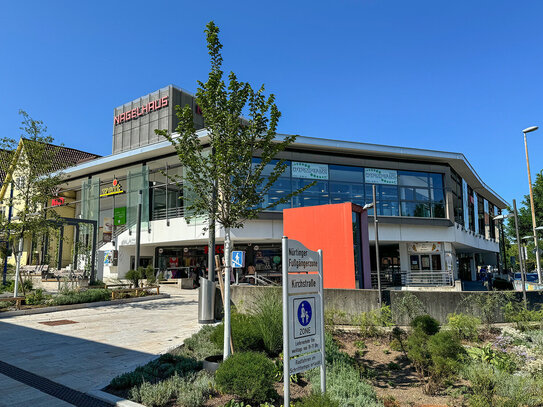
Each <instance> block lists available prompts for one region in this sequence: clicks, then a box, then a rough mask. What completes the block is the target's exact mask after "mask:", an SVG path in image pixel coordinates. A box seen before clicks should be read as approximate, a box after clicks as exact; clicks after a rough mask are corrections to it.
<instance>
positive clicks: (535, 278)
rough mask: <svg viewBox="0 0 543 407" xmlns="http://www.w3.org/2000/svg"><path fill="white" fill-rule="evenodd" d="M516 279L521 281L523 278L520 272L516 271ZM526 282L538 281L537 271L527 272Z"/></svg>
mask: <svg viewBox="0 0 543 407" xmlns="http://www.w3.org/2000/svg"><path fill="white" fill-rule="evenodd" d="M513 279H514V280H517V281H521V280H522V278H521V276H520V273H515V276H514V277H513ZM526 282H527V283H537V282H539V278H538V276H537V273H526Z"/></svg>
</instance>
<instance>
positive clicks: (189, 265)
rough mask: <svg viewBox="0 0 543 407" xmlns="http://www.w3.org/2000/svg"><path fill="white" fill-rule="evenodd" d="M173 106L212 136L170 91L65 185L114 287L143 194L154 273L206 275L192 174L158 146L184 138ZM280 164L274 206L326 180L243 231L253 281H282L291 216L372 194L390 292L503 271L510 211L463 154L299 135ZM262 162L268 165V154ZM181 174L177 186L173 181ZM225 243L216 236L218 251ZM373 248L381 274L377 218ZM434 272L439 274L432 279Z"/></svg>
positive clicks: (143, 104) (135, 109)
mask: <svg viewBox="0 0 543 407" xmlns="http://www.w3.org/2000/svg"><path fill="white" fill-rule="evenodd" d="M174 104H188V105H190V106H191V107H192V108H193V109H194V113H195V125H196V127H197V128H199V127H203V119H202V117H201V115H199V109H198V106H197V105H196V104H195V103H194V100H193V98H192V97H191V96H190V94H188V93H187V92H184V91H181V90H180V89H178V88H175V87H173V86H168V87H167V88H164V89H161V90H160V91H157V92H155V93H152V94H150V95H147V96H144V97H142V98H140V99H138V100H137V101H134V102H131V103H129V104H126V105H124V106H122V107H119V108H117V109H115V112H114V118H113V128H114V131H113V154H112V155H110V156H106V157H101V158H97V159H95V160H92V161H89V162H85V163H82V164H78V165H76V166H74V167H71V168H69V169H67V170H65V171H64V173H65V178H66V183H65V184H64V185H62V188H63V189H64V190H65V191H67V193H72V194H73V193H75V196H76V198H75V205H76V206H75V208H76V209H75V215H76V216H79V215H80V216H81V217H82V218H84V219H92V220H96V221H98V223H99V225H101V227H100V233H99V235H100V237H99V240H100V243H99V247H100V250H101V251H102V252H103V253H104V254H105V260H104V261H102V262H101V264H104V266H103V270H102V273H103V277H104V278H108V277H119V278H122V277H123V276H124V274H125V273H126V272H127V271H128V270H129V269H131V268H133V267H134V266H135V264H134V258H135V241H136V234H135V230H136V228H135V225H136V216H137V206H138V202H139V194H140V191H141V194H142V208H143V211H142V223H141V231H142V232H141V258H140V265H142V266H147V265H149V264H152V265H153V266H154V267H155V268H156V269H157V270H162V271H164V272H165V274H166V275H167V276H172V277H183V276H186V275H190V274H191V273H198V272H199V271H201V269H202V268H205V267H206V263H207V232H206V231H205V229H206V224H205V223H204V220H203V219H190V220H189V219H187V218H185V205H184V200H183V196H184V193H183V190H184V188H186V186H184V185H183V169H182V167H181V166H180V164H179V161H178V159H177V156H176V154H175V150H174V148H173V147H172V146H171V144H170V143H169V142H168V141H166V140H159V139H157V138H156V136H154V131H153V130H154V129H155V128H167V129H168V130H170V131H171V132H173V131H174V129H175V126H176V122H175V119H174V117H175V116H173V113H172V112H173V105H174ZM199 134H200V137H201V140H202V143H203V144H204V145H205V144H206V138H207V135H206V134H207V133H206V130H205V129H201V130H199ZM281 137H282V136H281V135H279V136H278V138H279V139H280V138H281ZM277 158H283V159H285V160H286V162H287V170H286V171H285V172H284V173H283V175H282V176H281V177H280V178H279V179H278V181H277V182H276V184H275V185H274V187H273V188H272V189H271V190H270V191H269V193H268V194H266V196H264V197H263V198H264V206H267V205H268V204H269V203H272V202H274V201H277V200H278V199H279V198H281V197H283V196H285V195H287V194H289V193H290V192H291V191H295V190H297V189H299V188H300V187H303V186H305V185H307V184H308V183H311V182H313V181H316V183H315V185H314V186H312V187H310V188H309V189H307V190H306V191H304V192H303V193H302V194H300V195H297V196H295V197H293V198H292V199H291V200H290V202H288V203H286V204H282V205H278V206H276V207H275V208H274V209H273V210H269V211H264V212H262V213H261V215H260V217H259V219H256V220H250V221H247V222H246V223H245V227H244V228H241V229H236V230H233V232H232V238H233V243H234V245H235V248H236V250H245V251H246V257H247V260H246V267H245V269H244V270H243V272H250V273H252V272H257V273H263V275H266V274H270V275H273V274H276V273H279V272H280V267H281V247H280V240H281V237H282V235H283V214H282V210H283V209H285V208H296V207H304V206H314V205H326V204H333V203H342V202H352V203H354V204H358V205H360V206H363V205H364V204H366V203H369V202H371V201H372V186H373V185H375V186H376V190H377V214H378V217H379V225H380V226H379V242H380V254H381V255H380V259H379V262H380V266H381V270H382V271H383V275H384V277H383V278H384V282H385V283H387V282H388V283H389V284H393V285H405V284H410V283H414V282H416V279H415V280H413V279H414V278H415V277H413V276H418V277H417V278H422V279H423V280H424V281H435V282H437V283H438V284H439V283H442V282H443V283H449V282H450V281H451V280H455V279H463V280H474V279H475V278H476V270H477V266H479V265H494V266H498V254H499V251H500V250H499V236H500V233H499V230H498V225H497V222H494V221H493V216H495V215H497V214H499V213H500V211H501V209H504V208H505V207H506V202H505V201H504V200H503V199H502V198H501V197H500V196H499V195H498V194H496V193H495V192H494V191H493V190H492V189H491V188H490V187H489V186H487V185H486V184H485V183H484V182H483V180H482V179H481V178H480V177H479V176H478V175H477V173H476V172H475V170H474V169H473V168H472V166H471V165H470V163H469V162H468V161H467V159H466V158H465V156H464V155H463V154H461V153H452V152H444V151H434V150H426V149H418V148H409V147H394V146H385V145H376V144H368V143H363V142H353V141H340V140H332V139H322V138H312V137H306V136H299V137H298V138H297V139H296V142H295V143H293V144H292V145H291V146H290V147H289V148H288V149H287V150H286V151H284V152H283V153H281V155H280V156H279V157H277ZM254 160H255V162H257V161H258V160H259V157H258V155H255V157H254ZM172 176H173V177H177V180H178V182H175V183H174V182H173V181H172V180H171V177H172ZM370 215H371V213H370ZM370 219H371V218H370ZM223 236H224V234H223V231H221V230H218V231H217V241H218V243H219V244H218V247H217V251H218V252H219V253H220V252H221V245H220V244H221V240H222V239H223ZM369 239H370V248H371V250H370V256H371V268H372V270H375V268H376V259H375V255H374V250H373V244H374V230H373V224H372V222H371V221H370V224H369ZM325 255H326V256H333V255H334V254H333V253H326V254H325ZM332 272H333V270H332ZM428 275H435V276H440V277H439V278H437V279H434V280H432V279H428V278H427V276H428ZM425 276H426V277H425ZM421 281H422V280H421ZM359 286H360V285H359ZM360 288H363V287H362V286H360Z"/></svg>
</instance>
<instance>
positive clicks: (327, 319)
mask: <svg viewBox="0 0 543 407" xmlns="http://www.w3.org/2000/svg"><path fill="white" fill-rule="evenodd" d="M348 322H349V317H348V316H347V313H346V312H345V311H343V310H340V309H337V308H328V309H325V310H324V326H325V328H327V329H330V330H334V329H335V328H334V327H335V326H336V325H344V324H347V323H348Z"/></svg>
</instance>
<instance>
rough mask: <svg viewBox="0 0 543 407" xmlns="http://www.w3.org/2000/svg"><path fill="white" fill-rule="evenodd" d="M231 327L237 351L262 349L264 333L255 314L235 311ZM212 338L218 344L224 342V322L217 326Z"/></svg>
mask: <svg viewBox="0 0 543 407" xmlns="http://www.w3.org/2000/svg"><path fill="white" fill-rule="evenodd" d="M231 327H232V328H231V329H232V342H233V344H234V351H235V352H245V351H250V350H253V351H259V350H262V347H263V346H264V343H263V340H262V333H261V331H260V327H259V325H258V321H257V318H256V317H255V316H253V315H246V314H239V313H234V314H232V318H231ZM210 339H211V341H212V342H213V343H214V344H215V345H216V346H221V345H222V344H223V341H224V322H223V323H221V324H220V325H218V326H217V327H216V328H215V331H214V332H213V333H212V334H211V337H210Z"/></svg>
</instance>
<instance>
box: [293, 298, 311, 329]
mask: <svg viewBox="0 0 543 407" xmlns="http://www.w3.org/2000/svg"><path fill="white" fill-rule="evenodd" d="M297 314H298V322H300V325H302V326H307V325H308V324H309V323H310V322H311V316H312V315H313V312H312V310H311V304H309V303H308V302H307V301H302V302H301V303H300V305H299V306H298V312H297Z"/></svg>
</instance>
